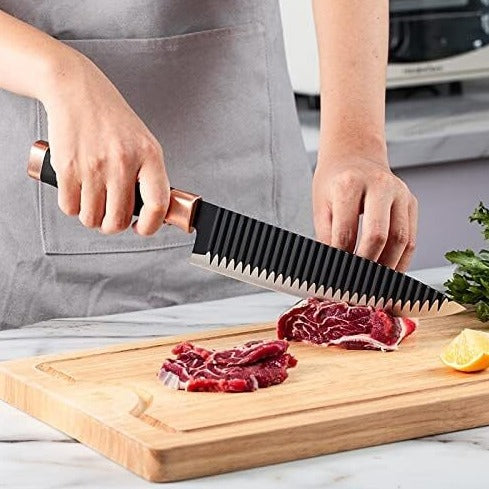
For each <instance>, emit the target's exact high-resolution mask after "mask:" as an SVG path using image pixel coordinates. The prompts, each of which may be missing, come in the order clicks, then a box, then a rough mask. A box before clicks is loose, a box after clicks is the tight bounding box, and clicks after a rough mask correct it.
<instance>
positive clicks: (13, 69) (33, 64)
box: [0, 11, 78, 101]
mask: <svg viewBox="0 0 489 489" xmlns="http://www.w3.org/2000/svg"><path fill="white" fill-rule="evenodd" d="M77 56H78V55H77V53H76V51H74V50H73V49H71V48H69V47H67V46H66V45H64V44H63V43H62V42H60V41H57V40H56V39H54V38H53V37H51V36H49V35H47V34H46V33H44V32H42V31H40V30H38V29H36V28H34V27H32V26H30V25H29V24H26V23H25V22H22V21H20V20H18V19H16V18H14V17H12V16H10V15H8V14H6V13H4V12H2V11H0V60H1V63H0V88H3V89H6V90H9V91H11V92H14V93H17V94H19V95H25V96H28V97H33V98H37V99H39V100H41V101H44V100H45V99H46V98H49V96H50V94H51V93H53V92H54V91H55V90H56V88H55V86H54V85H55V84H54V81H55V79H62V77H63V76H65V74H66V71H67V68H68V64H69V62H70V60H72V59H73V58H76V57H77Z"/></svg>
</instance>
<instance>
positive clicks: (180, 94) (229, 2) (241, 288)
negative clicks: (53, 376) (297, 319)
mask: <svg viewBox="0 0 489 489" xmlns="http://www.w3.org/2000/svg"><path fill="white" fill-rule="evenodd" d="M0 9H2V10H4V11H6V12H7V13H10V14H12V15H14V16H16V17H17V18H20V19H22V20H24V21H26V22H28V23H30V24H32V25H34V26H36V27H38V28H39V29H42V30H44V31H46V32H48V33H49V34H51V35H53V36H54V37H56V38H58V39H60V40H62V41H63V42H66V43H67V44H69V45H70V46H72V47H74V48H75V49H77V50H79V51H81V52H82V53H84V54H85V55H87V56H88V57H89V58H91V59H92V60H93V61H94V62H95V63H96V64H97V65H98V66H99V67H100V68H101V69H102V70H103V71H104V72H105V73H106V75H107V76H108V77H109V78H110V79H111V80H112V82H113V83H114V84H115V85H116V86H117V88H118V89H119V90H120V92H121V93H122V95H123V96H124V97H125V98H126V99H127V100H128V102H129V104H130V105H131V106H132V107H133V108H134V109H135V111H136V112H137V113H138V114H139V116H140V117H141V119H142V120H143V121H144V122H145V123H146V124H147V125H148V127H149V128H150V130H151V131H152V132H153V134H154V135H155V136H156V137H157V138H158V140H159V141H160V142H161V144H162V146H163V147H164V150H165V159H166V165H167V170H168V174H169V177H170V181H171V184H172V185H173V186H175V187H179V188H182V189H185V190H189V191H191V192H195V193H198V194H201V195H203V196H204V197H205V198H206V199H208V200H210V201H212V202H215V203H217V204H220V205H223V206H226V207H229V208H231V209H234V210H237V211H239V212H243V213H246V214H249V215H252V216H254V217H257V218H259V219H262V220H265V221H267V222H270V223H275V224H278V225H280V226H283V227H287V228H289V229H292V230H295V231H298V232H301V233H303V234H306V235H311V233H312V225H311V221H312V220H311V210H310V185H311V170H310V167H309V165H308V162H307V157H306V153H305V150H304V147H303V143H302V140H301V137H300V130H299V124H298V120H297V116H296V113H295V108H294V101H293V95H292V90H291V87H290V83H289V79H288V74H287V68H286V63H285V57H284V51H283V41H282V31H281V24H280V16H279V11H278V5H277V1H276V0H248V1H246V2H245V1H240V2H237V1H235V0H22V1H19V0H0ZM0 114H1V118H0V155H1V168H2V178H1V179H0V202H1V209H2V212H1V213H0V323H1V325H2V326H3V327H8V326H10V327H11V326H16V325H22V324H28V323H31V322H35V321H39V320H43V319H47V318H53V317H66V316H87V315H99V314H109V313H115V312H122V311H130V310H138V309H148V308H154V307H162V306H167V305H172V304H178V303H182V302H196V301H202V300H209V299H213V298H222V297H226V296H231V295H236V294H244V293H250V292H256V291H257V290H259V289H256V288H254V287H253V286H251V285H246V284H242V283H240V282H237V281H234V280H231V279H228V278H225V277H222V276H220V275H218V274H214V273H212V272H209V271H205V270H201V269H198V268H196V267H193V266H192V265H190V264H188V262H187V259H188V257H189V256H190V253H191V248H192V242H193V239H194V237H193V236H192V235H188V234H185V233H183V232H182V231H180V230H179V229H176V228H173V227H164V228H163V229H161V230H160V231H159V232H158V233H157V234H156V235H155V236H154V237H151V238H142V237H138V236H136V235H134V233H133V232H132V231H131V230H129V231H127V232H125V233H122V234H121V235H118V236H103V235H101V234H100V233H98V232H97V231H93V230H88V229H85V228H84V227H83V226H82V225H81V224H80V223H79V221H78V220H77V219H75V218H69V217H67V216H65V215H64V214H63V213H62V212H61V211H60V210H59V209H58V207H57V201H56V191H55V190H54V189H51V188H48V187H47V186H44V185H40V184H38V183H37V182H34V181H32V180H30V179H29V178H27V176H26V161H27V156H28V151H29V147H30V145H31V143H32V142H33V141H35V140H36V139H49V135H48V134H47V119H46V113H45V112H44V109H43V107H42V105H41V104H40V103H39V102H37V101H36V100H32V99H29V98H25V97H20V96H16V95H13V94H11V93H9V92H6V91H2V90H0ZM0 327H1V326H0Z"/></svg>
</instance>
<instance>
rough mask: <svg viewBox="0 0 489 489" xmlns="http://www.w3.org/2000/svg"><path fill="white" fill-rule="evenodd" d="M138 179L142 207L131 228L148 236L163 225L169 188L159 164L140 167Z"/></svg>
mask: <svg viewBox="0 0 489 489" xmlns="http://www.w3.org/2000/svg"><path fill="white" fill-rule="evenodd" d="M138 178H139V191H140V192H141V199H142V201H143V206H142V207H141V211H140V212H139V219H138V220H137V221H136V222H135V223H134V224H133V228H134V231H135V232H136V233H137V234H140V235H143V236H150V235H152V234H154V233H156V231H158V229H159V228H160V227H161V226H162V225H163V221H164V219H165V216H166V213H167V210H168V204H169V200H170V187H169V183H168V179H167V177H166V173H165V170H164V167H162V166H160V165H159V164H152V165H145V166H143V167H141V169H140V171H139V177H138Z"/></svg>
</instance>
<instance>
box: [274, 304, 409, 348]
mask: <svg viewBox="0 0 489 489" xmlns="http://www.w3.org/2000/svg"><path fill="white" fill-rule="evenodd" d="M416 327H417V321H416V320H413V319H406V318H397V317H393V316H391V315H390V314H389V313H387V312H386V311H383V310H381V309H374V308H373V307H370V306H350V305H348V304H347V303H346V302H330V301H326V300H322V299H318V298H316V297H310V298H308V299H305V300H303V301H301V302H299V303H298V304H296V305H295V306H293V307H292V308H291V309H289V310H288V311H286V312H284V313H283V314H282V315H281V316H280V317H279V318H278V323H277V335H278V337H279V338H280V339H287V340H293V341H305V342H308V343H314V344H318V345H338V346H342V347H344V348H347V349H349V350H382V351H392V350H396V349H397V347H398V345H399V343H400V342H401V341H402V340H403V339H404V338H405V337H406V336H408V335H410V334H411V333H412V332H413V331H414V330H415V329H416Z"/></svg>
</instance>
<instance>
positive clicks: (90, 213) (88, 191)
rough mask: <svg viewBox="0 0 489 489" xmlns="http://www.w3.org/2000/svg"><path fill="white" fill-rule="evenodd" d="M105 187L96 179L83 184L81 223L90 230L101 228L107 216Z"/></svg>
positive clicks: (84, 181)
mask: <svg viewBox="0 0 489 489" xmlns="http://www.w3.org/2000/svg"><path fill="white" fill-rule="evenodd" d="M105 198H106V190H105V185H104V184H103V183H102V182H101V181H99V180H96V179H85V180H83V181H82V184H81V199H80V214H79V219H80V221H81V223H82V224H83V225H84V226H86V227H88V228H99V227H100V226H101V225H102V220H103V218H104V214H105Z"/></svg>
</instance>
